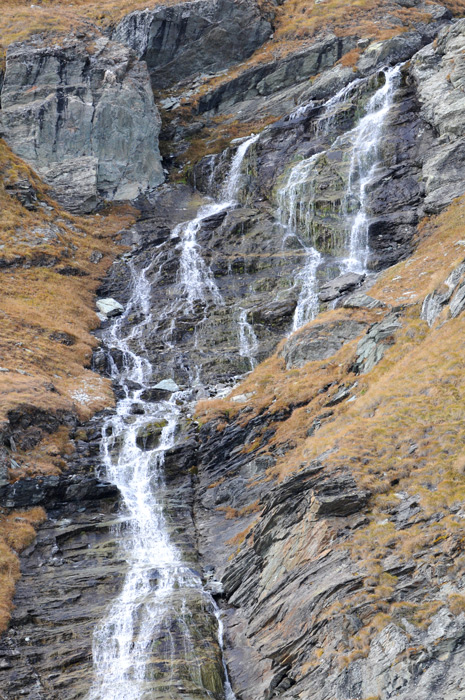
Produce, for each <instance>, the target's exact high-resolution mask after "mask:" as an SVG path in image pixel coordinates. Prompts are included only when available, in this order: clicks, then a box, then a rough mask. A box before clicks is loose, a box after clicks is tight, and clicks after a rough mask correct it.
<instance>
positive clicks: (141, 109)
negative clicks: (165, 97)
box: [1, 37, 164, 213]
mask: <svg viewBox="0 0 465 700" xmlns="http://www.w3.org/2000/svg"><path fill="white" fill-rule="evenodd" d="M1 100H2V122H3V130H4V137H5V139H6V141H7V143H8V144H9V145H10V146H11V148H12V149H13V150H14V151H15V152H16V153H17V154H18V155H19V156H21V158H24V160H25V161H26V162H27V163H28V164H29V165H31V166H32V167H33V168H35V169H36V170H37V172H38V173H39V174H40V175H41V176H42V178H43V179H44V180H45V182H46V183H47V184H49V185H50V186H51V188H52V193H53V194H54V196H55V197H56V199H57V200H58V201H59V202H60V204H62V205H64V206H65V207H66V208H68V209H69V210H70V211H74V212H81V213H84V212H90V211H92V210H93V209H95V207H96V206H97V205H98V204H99V203H101V202H102V201H103V200H115V201H120V200H131V199H135V198H136V197H137V196H138V195H139V194H141V193H144V192H146V191H147V190H150V189H152V188H154V187H156V186H157V185H159V184H160V183H161V182H163V180H164V175H163V171H162V167H161V159H160V153H159V150H158V132H159V130H160V123H161V122H160V117H159V114H158V110H157V108H156V107H155V103H154V101H153V95H152V92H151V89H150V81H149V77H148V74H147V70H146V67H145V66H144V64H143V63H141V62H139V61H137V60H136V58H135V55H134V54H133V53H132V52H131V51H130V50H129V49H127V48H126V47H124V46H121V45H119V44H116V43H114V42H110V41H109V40H108V39H107V38H105V37H97V38H95V40H94V41H93V42H89V43H88V44H84V43H83V42H82V41H79V40H77V39H75V38H73V37H69V38H67V39H65V40H64V41H63V44H62V45H61V46H57V45H55V46H43V45H41V44H38V43H35V42H34V41H33V40H31V41H28V42H25V43H22V44H15V45H13V46H12V47H10V48H9V50H8V52H7V61H6V70H5V78H4V82H3V87H2V92H1Z"/></svg>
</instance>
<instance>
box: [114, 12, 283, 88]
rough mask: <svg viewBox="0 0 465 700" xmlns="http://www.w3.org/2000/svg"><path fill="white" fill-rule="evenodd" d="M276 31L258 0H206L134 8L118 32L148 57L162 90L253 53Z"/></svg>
mask: <svg viewBox="0 0 465 700" xmlns="http://www.w3.org/2000/svg"><path fill="white" fill-rule="evenodd" d="M270 32H271V25H270V23H269V22H268V21H267V20H266V19H265V18H264V17H263V16H262V15H261V12H260V10H259V7H258V4H257V3H256V2H255V0H240V2H232V1H231V0H200V2H195V3H192V2H183V3H179V4H177V5H172V6H167V7H161V8H156V9H154V10H148V9H147V10H137V11H135V12H132V13H131V14H129V15H127V16H126V17H125V18H124V19H123V20H122V21H121V22H120V24H119V25H118V26H117V27H116V29H115V31H114V33H113V38H114V39H115V40H116V41H119V42H122V43H125V44H127V45H128V46H130V47H131V48H132V49H134V51H136V52H137V53H138V55H139V57H140V58H143V59H144V60H145V61H146V62H147V66H148V69H149V71H150V75H151V78H152V84H153V87H154V89H156V90H160V89H163V88H166V87H168V86H170V85H172V84H173V83H176V82H179V81H181V80H183V79H185V78H188V77H189V76H192V75H199V74H201V73H203V72H208V73H215V72H218V71H220V70H222V69H224V68H228V67H229V66H231V65H232V64H233V63H235V62H237V61H241V60H243V59H245V58H247V57H248V56H250V54H251V53H253V51H254V50H255V49H256V48H258V47H259V46H260V45H261V44H263V43H264V42H265V41H266V39H268V37H269V35H270Z"/></svg>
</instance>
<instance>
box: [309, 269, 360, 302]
mask: <svg viewBox="0 0 465 700" xmlns="http://www.w3.org/2000/svg"><path fill="white" fill-rule="evenodd" d="M364 279H365V275H359V274H357V273H356V272H348V273H346V274H344V275H341V276H340V277H336V278H335V279H333V280H331V281H330V282H327V283H326V284H324V285H323V286H322V287H321V288H320V291H319V293H318V297H319V299H320V301H324V302H326V301H332V300H333V299H336V298H337V297H339V296H341V294H344V293H345V292H351V291H352V290H353V289H355V287H359V286H360V285H361V284H362V282H363V280H364Z"/></svg>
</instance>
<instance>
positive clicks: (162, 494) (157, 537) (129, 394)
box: [87, 135, 258, 700]
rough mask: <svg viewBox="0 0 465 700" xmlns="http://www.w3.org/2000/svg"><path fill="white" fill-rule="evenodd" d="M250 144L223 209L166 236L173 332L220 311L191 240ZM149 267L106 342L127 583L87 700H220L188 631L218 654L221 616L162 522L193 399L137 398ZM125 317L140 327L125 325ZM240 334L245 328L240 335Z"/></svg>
mask: <svg viewBox="0 0 465 700" xmlns="http://www.w3.org/2000/svg"><path fill="white" fill-rule="evenodd" d="M257 138H258V136H255V135H254V136H252V137H251V138H249V139H247V140H246V141H244V142H243V143H242V144H241V145H240V146H239V148H238V150H237V153H236V154H235V156H234V158H233V160H232V163H231V168H230V173H229V177H228V178H227V181H226V182H225V185H224V187H223V192H222V195H223V197H224V201H222V202H220V203H215V202H212V203H211V204H207V205H205V206H204V207H201V208H200V210H199V211H198V213H197V216H196V217H195V219H193V220H192V221H188V222H186V223H183V224H181V225H180V226H178V227H176V229H175V230H174V231H173V238H177V237H178V236H179V237H180V238H181V241H180V243H179V244H178V246H177V249H178V250H177V252H178V253H179V275H178V291H179V295H178V296H179V298H178V299H177V300H175V302H174V303H173V305H172V306H171V307H170V306H169V305H168V308H167V311H166V317H167V318H169V317H170V316H171V317H172V322H173V323H174V322H175V319H176V316H177V315H178V314H181V313H186V312H189V311H192V309H193V304H194V302H196V301H200V302H204V303H208V302H211V303H215V304H220V303H222V299H221V295H220V293H219V291H218V289H217V287H216V284H215V282H214V278H213V275H212V273H211V270H210V268H209V267H208V266H207V264H206V263H205V261H204V260H203V257H202V255H201V250H200V247H199V245H198V243H197V240H196V234H197V232H198V230H199V229H200V227H201V224H202V222H203V221H204V220H205V219H206V218H208V217H210V216H213V215H215V214H218V213H220V212H221V211H223V210H226V209H227V208H230V207H232V206H234V205H235V203H236V198H237V195H238V189H239V183H240V176H241V165H242V162H243V159H244V157H245V155H246V153H247V150H248V148H249V146H250V145H251V144H252V143H253V142H254V141H256V140H257ZM157 262H159V259H158V257H157V256H156V257H155V259H154V260H152V261H150V263H149V264H148V266H147V268H146V269H145V270H143V271H142V272H140V271H137V270H135V269H133V268H131V274H132V293H131V298H130V300H129V302H128V304H127V306H126V309H125V312H124V314H123V315H122V316H121V317H120V318H118V319H117V320H116V321H115V322H114V323H113V324H112V325H111V326H110V327H109V328H108V329H107V330H106V331H105V333H104V342H105V344H106V346H107V347H112V348H115V349H118V350H119V351H120V352H121V354H122V356H123V368H122V370H120V371H119V370H118V369H117V367H116V365H115V364H114V363H112V379H114V380H115V381H117V382H118V383H120V384H121V385H122V387H123V390H124V398H122V399H120V400H119V401H118V403H117V407H116V410H115V412H114V414H112V415H111V416H110V417H108V418H107V419H106V420H105V422H104V425H103V431H102V441H101V457H102V465H103V469H104V472H105V478H106V479H107V480H109V481H111V482H112V483H114V484H116V485H117V486H118V489H119V491H120V493H121V499H122V513H121V516H120V518H119V525H118V526H117V534H118V535H119V537H120V543H121V544H120V550H121V551H120V553H121V557H122V558H123V559H124V560H125V561H126V563H127V573H126V577H125V580H124V584H123V587H122V590H121V592H120V593H119V594H118V596H117V597H116V598H115V600H114V601H113V602H112V603H111V605H110V607H109V609H108V611H107V614H106V616H105V617H104V619H103V620H102V621H101V622H100V623H99V624H98V625H97V627H96V629H95V632H94V641H93V660H94V681H93V685H92V687H91V689H90V692H89V694H88V697H87V700H149V698H153V697H157V698H162V697H166V698H172V697H177V698H180V697H188V698H189V700H191V699H192V698H194V697H196V698H199V699H200V698H207V697H218V692H219V691H218V690H217V688H216V686H215V687H208V683H207V684H205V674H206V671H205V669H206V667H212V666H214V665H215V663H216V657H215V650H214V649H210V651H209V648H208V644H207V642H206V640H202V658H199V657H198V654H197V653H196V641H195V639H194V638H193V635H192V634H191V629H192V627H193V625H194V624H195V625H196V626H198V624H199V621H198V619H197V618H198V617H199V616H200V618H201V621H202V620H204V618H206V617H208V619H210V620H211V619H213V620H214V624H215V625H216V627H217V643H218V644H219V646H220V648H222V637H223V627H222V623H221V619H220V613H219V610H218V607H217V605H216V603H215V601H214V600H213V598H212V597H211V595H210V594H209V593H208V592H207V591H206V590H205V589H204V588H203V584H202V580H201V577H200V575H199V574H198V573H196V572H195V571H194V570H193V569H192V568H191V567H190V566H188V565H187V563H186V562H185V561H184V559H183V555H182V552H181V551H180V549H179V547H178V546H176V544H175V543H174V542H173V541H172V538H171V535H170V520H169V515H167V513H166V506H167V497H168V492H167V488H166V484H165V478H164V463H165V455H166V453H167V450H169V449H170V448H171V447H173V445H174V444H175V442H176V434H177V430H178V426H179V422H180V419H181V418H182V416H183V414H184V413H185V411H186V408H187V407H188V405H189V401H190V400H191V399H192V396H191V392H189V390H186V391H181V390H179V391H175V392H174V393H173V394H172V395H171V398H170V399H169V400H151V399H150V394H149V395H148V396H149V398H147V394H144V392H146V391H147V389H148V388H149V387H150V380H151V376H152V373H153V369H152V367H151V364H150V362H149V361H148V359H147V358H146V352H145V342H144V329H145V328H146V327H148V326H150V324H151V323H152V319H151V314H150V294H151V285H150V283H149V281H148V272H149V270H150V269H151V266H153V265H154V263H157ZM160 269H162V268H160ZM160 274H161V273H160ZM132 316H135V317H137V318H142V320H140V321H139V323H137V324H136V325H131V324H130V323H129V319H130V317H132ZM246 324H247V322H246V319H244V328H245V327H246ZM247 325H248V324H247ZM244 332H245V333H247V332H248V336H247V337H248V340H247V341H245V342H246V343H247V342H248V343H249V352H250V357H251V358H252V355H253V351H254V350H253V338H254V334H253V329H252V328H251V327H249V328H248V331H244ZM250 361H251V362H253V360H252V359H251V360H250ZM133 387H140V388H136V389H134V388H133ZM192 611H195V613H194V612H192ZM194 614H195V615H196V616H197V618H196V619H195V620H194V617H193V615H194ZM205 624H206V623H205ZM205 624H204V626H205ZM180 650H181V655H184V657H185V658H184V660H183V661H182V659H181V660H180V659H179V654H180ZM208 654H210V657H209V656H208ZM222 673H223V675H224V686H223V693H224V695H225V697H226V700H233V699H234V694H233V692H232V690H231V687H230V684H229V680H228V676H227V672H226V667H225V665H224V662H223V670H222ZM213 685H214V684H213ZM215 693H216V695H215Z"/></svg>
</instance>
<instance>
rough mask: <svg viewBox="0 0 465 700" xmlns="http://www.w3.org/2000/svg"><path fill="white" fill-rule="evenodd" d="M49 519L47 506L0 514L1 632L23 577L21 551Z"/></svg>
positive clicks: (6, 624)
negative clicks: (20, 578)
mask: <svg viewBox="0 0 465 700" xmlns="http://www.w3.org/2000/svg"><path fill="white" fill-rule="evenodd" d="M45 519H46V515H45V511H44V509H43V508H31V509H29V510H26V511H16V512H15V513H11V514H9V515H5V514H2V513H0V633H1V632H3V631H4V630H5V629H6V628H7V626H8V622H9V620H10V615H11V610H12V607H13V606H12V599H13V593H14V588H15V583H16V581H17V580H18V579H19V577H20V568H19V559H18V554H19V553H20V552H22V550H23V549H26V547H28V546H29V545H30V544H32V542H33V541H34V538H35V534H36V531H35V528H36V527H37V526H38V525H40V524H41V523H43V522H44V520H45Z"/></svg>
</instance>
